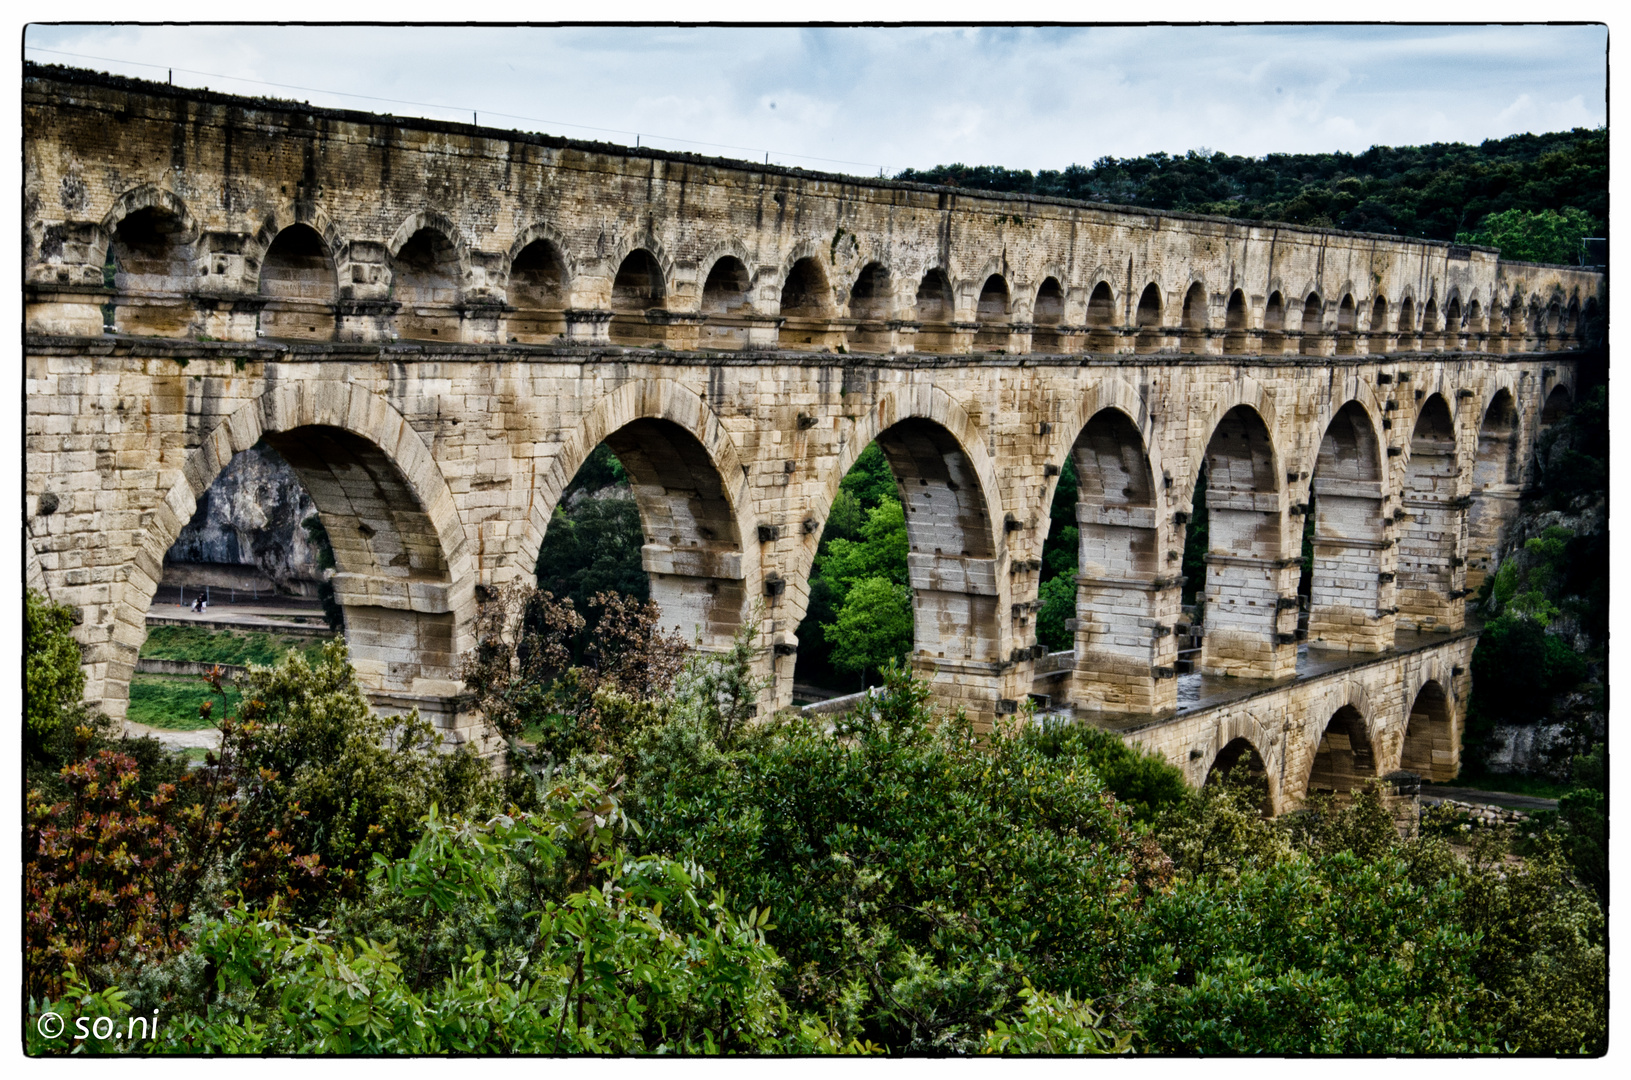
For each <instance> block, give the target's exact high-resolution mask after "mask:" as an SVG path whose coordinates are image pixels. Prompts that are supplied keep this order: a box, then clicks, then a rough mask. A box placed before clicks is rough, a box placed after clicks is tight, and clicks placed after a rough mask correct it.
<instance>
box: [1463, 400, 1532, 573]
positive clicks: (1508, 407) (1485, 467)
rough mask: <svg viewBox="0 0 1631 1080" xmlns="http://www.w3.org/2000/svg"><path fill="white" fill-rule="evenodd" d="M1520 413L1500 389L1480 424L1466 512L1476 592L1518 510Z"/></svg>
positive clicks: (1469, 570) (1469, 566)
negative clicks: (1508, 523) (1469, 503)
mask: <svg viewBox="0 0 1631 1080" xmlns="http://www.w3.org/2000/svg"><path fill="white" fill-rule="evenodd" d="M1517 428H1518V414H1517V409H1516V407H1515V406H1514V404H1513V401H1512V395H1511V394H1510V393H1508V392H1507V391H1505V390H1501V391H1499V392H1498V393H1497V394H1496V395H1495V398H1494V399H1493V400H1492V401H1491V402H1490V404H1489V408H1488V409H1486V410H1485V412H1484V418H1483V423H1482V424H1480V425H1479V428H1478V454H1477V456H1476V457H1475V458H1474V459H1473V466H1472V506H1471V507H1470V508H1469V509H1468V513H1467V581H1466V588H1467V591H1468V594H1469V595H1472V594H1476V593H1477V591H1478V588H1479V586H1481V585H1482V584H1483V583H1484V579H1485V578H1486V577H1487V576H1489V574H1491V573H1492V572H1493V571H1494V569H1495V558H1496V556H1497V554H1498V553H1499V551H1500V547H1501V531H1502V529H1503V528H1504V527H1505V525H1506V523H1507V521H1509V520H1510V519H1511V517H1512V515H1513V514H1514V513H1516V512H1517V509H1518V492H1519V484H1518V467H1517V464H1518V461H1517V459H1518V438H1517V433H1518V432H1517Z"/></svg>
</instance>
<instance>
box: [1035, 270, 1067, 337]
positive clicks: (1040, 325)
mask: <svg viewBox="0 0 1631 1080" xmlns="http://www.w3.org/2000/svg"><path fill="white" fill-rule="evenodd" d="M1064 319H1065V290H1064V289H1063V288H1061V287H1060V285H1059V281H1058V279H1057V278H1051V277H1050V278H1047V279H1045V280H1044V281H1043V282H1042V285H1041V287H1040V288H1038V289H1037V290H1036V303H1035V305H1034V306H1033V307H1032V309H1031V323H1032V324H1033V326H1034V329H1033V330H1032V332H1031V333H1032V336H1031V351H1032V352H1050V353H1056V352H1062V351H1063V350H1064V338H1063V337H1062V336H1060V333H1059V324H1060V323H1062V322H1063V321H1064Z"/></svg>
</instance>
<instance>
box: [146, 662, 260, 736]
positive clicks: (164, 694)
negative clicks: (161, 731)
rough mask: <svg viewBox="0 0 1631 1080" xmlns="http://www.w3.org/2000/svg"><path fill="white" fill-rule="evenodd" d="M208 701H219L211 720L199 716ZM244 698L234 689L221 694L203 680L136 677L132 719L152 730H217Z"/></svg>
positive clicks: (213, 709)
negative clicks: (152, 728) (214, 728)
mask: <svg viewBox="0 0 1631 1080" xmlns="http://www.w3.org/2000/svg"><path fill="white" fill-rule="evenodd" d="M206 700H208V701H213V702H215V706H214V708H212V709H211V710H210V718H209V719H208V720H206V719H204V718H203V717H202V716H200V715H199V712H198V707H199V706H200V705H202V704H203V703H204V702H205V701H206ZM239 700H240V695H239V693H238V692H237V691H236V690H233V689H232V688H231V687H230V686H229V687H228V688H227V689H226V691H225V692H224V693H220V694H217V693H216V692H215V691H214V690H211V689H210V688H209V686H208V685H207V684H205V682H204V681H203V680H202V679H190V678H184V677H177V676H167V675H135V676H132V677H131V680H130V712H129V714H128V715H129V718H130V719H131V720H134V721H135V722H136V723H138V724H146V725H147V726H148V727H155V728H168V729H170V730H171V731H198V730H199V729H201V728H211V727H215V726H216V725H217V724H218V723H220V721H221V717H223V716H228V715H230V714H232V713H234V712H236V711H237V708H238V702H239Z"/></svg>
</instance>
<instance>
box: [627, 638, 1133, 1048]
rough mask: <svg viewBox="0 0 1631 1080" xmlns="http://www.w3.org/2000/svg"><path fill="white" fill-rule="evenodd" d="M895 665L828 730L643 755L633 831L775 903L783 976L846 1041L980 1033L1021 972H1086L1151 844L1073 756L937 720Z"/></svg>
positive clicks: (792, 1000)
mask: <svg viewBox="0 0 1631 1080" xmlns="http://www.w3.org/2000/svg"><path fill="white" fill-rule="evenodd" d="M884 678H885V684H884V688H883V691H882V692H881V693H880V694H878V695H876V696H874V697H873V698H871V699H869V700H868V701H867V702H866V704H865V705H864V706H863V707H862V708H861V709H860V710H858V711H857V712H856V713H854V714H851V715H850V716H849V717H847V718H844V719H843V720H841V721H840V722H839V723H837V724H836V725H834V727H833V729H832V730H830V731H829V730H827V728H826V725H825V724H824V723H823V722H813V721H809V720H805V719H797V720H791V721H788V722H786V723H783V724H779V725H775V726H762V727H760V728H757V729H754V730H752V731H750V732H748V733H747V735H746V737H745V740H744V742H743V744H742V745H741V746H740V747H739V748H738V749H736V750H735V751H733V752H732V753H731V754H730V755H729V756H728V758H727V760H726V761H724V762H722V763H716V764H715V765H714V766H713V767H712V768H709V769H706V770H692V769H690V768H681V767H679V766H676V767H675V768H673V769H672V770H670V771H668V772H666V773H665V774H663V775H662V776H661V777H650V778H646V777H642V776H640V775H638V774H636V775H634V776H633V777H632V778H631V785H632V786H633V787H634V788H635V789H636V790H639V791H640V793H641V801H642V805H643V806H644V810H643V820H642V824H643V825H644V829H645V831H644V835H643V837H642V838H641V841H640V846H641V848H642V850H646V851H650V852H653V853H661V854H664V855H667V856H669V857H673V858H681V859H689V860H693V861H696V862H701V863H703V864H705V865H708V866H710V867H712V868H714V870H715V872H716V873H717V874H718V876H719V880H720V882H721V885H722V886H723V887H724V888H725V889H726V890H727V891H728V892H729V893H731V894H733V895H736V896H740V897H742V898H743V899H744V900H749V901H752V902H754V903H758V904H760V905H762V906H763V905H768V906H769V907H770V908H771V909H772V910H774V911H775V912H776V923H777V928H776V929H775V930H774V931H773V932H771V933H770V935H769V940H770V942H771V943H772V944H773V945H774V946H775V947H776V948H777V951H778V952H779V953H780V954H781V955H782V956H783V957H784V958H785V959H786V960H787V967H786V968H785V969H783V972H782V976H781V991H782V993H783V995H784V997H786V999H787V1000H788V1002H789V1004H790V1006H791V1007H793V1008H795V1009H796V1010H797V1011H798V1012H799V1013H800V1014H801V1015H803V1016H805V1017H807V1018H812V1019H816V1020H819V1021H820V1022H821V1023H822V1024H825V1025H828V1027H827V1030H829V1031H830V1032H831V1033H832V1035H833V1037H834V1038H836V1039H838V1040H839V1041H840V1042H847V1041H848V1040H857V1041H858V1042H863V1043H864V1042H866V1041H870V1042H874V1043H876V1044H879V1045H884V1046H888V1047H890V1048H891V1049H894V1050H903V1049H917V1050H927V1049H940V1050H961V1051H969V1050H974V1049H977V1048H978V1047H979V1046H980V1045H981V1044H982V1040H983V1039H984V1038H985V1033H986V1032H987V1031H988V1030H991V1029H993V1027H994V1025H995V1022H996V1020H997V1019H998V1018H1000V1017H1005V1016H1007V1015H1008V1014H1009V1012H1010V1010H1011V1009H1012V1008H1013V1006H1014V1002H1015V1001H1016V1000H1017V998H1016V995H1017V993H1018V991H1019V990H1020V988H1021V987H1022V985H1023V978H1024V977H1026V976H1028V977H1030V978H1031V979H1032V980H1033V982H1035V983H1036V985H1038V986H1043V987H1047V988H1049V989H1051V990H1055V991H1059V992H1062V991H1064V990H1078V988H1080V987H1081V986H1083V985H1085V984H1086V983H1087V982H1088V981H1089V980H1090V974H1091V973H1092V972H1093V971H1094V970H1095V969H1096V967H1097V965H1098V963H1099V950H1098V943H1099V942H1100V941H1102V940H1103V936H1104V935H1105V934H1107V933H1109V932H1110V931H1109V925H1110V924H1111V922H1112V921H1113V919H1114V909H1115V908H1116V906H1117V905H1118V903H1120V902H1121V901H1120V899H1119V898H1120V897H1121V896H1122V895H1123V894H1124V893H1125V892H1127V891H1128V890H1134V891H1136V890H1137V888H1138V885H1137V878H1136V872H1137V869H1138V866H1139V864H1140V862H1141V860H1142V859H1143V858H1144V854H1145V853H1144V851H1143V849H1142V847H1141V845H1140V844H1139V842H1138V840H1137V838H1136V837H1135V836H1133V834H1132V833H1131V832H1130V831H1128V830H1127V828H1126V826H1125V819H1124V814H1123V812H1122V811H1120V810H1119V809H1117V807H1116V804H1115V802H1114V800H1113V799H1112V798H1111V797H1110V796H1109V795H1108V793H1106V792H1105V791H1104V789H1103V787H1102V786H1101V784H1100V783H1099V781H1098V780H1097V778H1096V777H1094V776H1093V774H1092V772H1091V771H1090V770H1088V769H1087V768H1086V767H1084V766H1083V765H1082V764H1081V763H1080V762H1078V761H1076V760H1073V759H1070V758H1066V757H1059V758H1056V759H1050V758H1048V757H1047V756H1045V755H1044V754H1043V753H1042V752H1041V750H1040V749H1039V748H1038V746H1037V745H1036V744H1035V743H1034V742H1033V741H1032V740H1029V739H1025V738H1011V737H1005V736H1003V735H1001V734H997V735H994V736H992V737H990V738H989V739H985V740H982V739H979V738H977V737H976V736H975V734H974V733H973V731H972V730H971V729H970V728H969V727H968V725H967V724H965V723H959V722H956V721H946V722H944V723H939V724H938V725H937V723H936V721H935V720H934V718H932V717H931V716H930V714H929V713H928V711H927V709H926V708H925V698H926V695H927V688H926V687H925V686H924V684H922V683H921V682H918V681H916V680H913V679H912V678H911V677H910V675H909V674H908V673H906V672H905V671H904V670H902V669H900V668H898V667H894V666H891V667H888V668H886V669H885V672H884ZM658 784H660V787H658Z"/></svg>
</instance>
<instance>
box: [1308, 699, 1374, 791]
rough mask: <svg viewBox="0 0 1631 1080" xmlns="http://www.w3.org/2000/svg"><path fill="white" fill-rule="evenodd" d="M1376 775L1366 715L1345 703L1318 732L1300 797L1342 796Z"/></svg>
mask: <svg viewBox="0 0 1631 1080" xmlns="http://www.w3.org/2000/svg"><path fill="white" fill-rule="evenodd" d="M1376 775H1377V773H1376V754H1375V752H1374V751H1373V750H1372V748H1371V740H1370V733H1369V731H1368V730H1367V729H1366V727H1365V718H1364V717H1363V716H1361V715H1360V713H1359V710H1358V709H1357V708H1355V707H1354V706H1352V705H1344V706H1342V708H1340V709H1338V710H1337V711H1336V712H1335V713H1333V714H1332V715H1331V718H1330V719H1329V720H1327V721H1326V723H1325V729H1324V731H1323V732H1322V733H1321V734H1320V741H1319V746H1318V748H1317V749H1316V750H1315V751H1314V760H1313V763H1312V764H1311V765H1310V766H1309V771H1308V780H1307V782H1306V783H1305V784H1304V785H1303V797H1304V798H1305V799H1306V798H1308V797H1309V796H1311V795H1325V794H1328V795H1335V796H1336V797H1337V798H1338V799H1339V800H1341V799H1345V798H1346V797H1347V796H1348V795H1349V793H1350V792H1351V791H1352V790H1353V789H1354V788H1357V787H1361V786H1363V785H1364V783H1365V782H1366V781H1368V780H1371V779H1373V778H1374V777H1375V776H1376Z"/></svg>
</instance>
